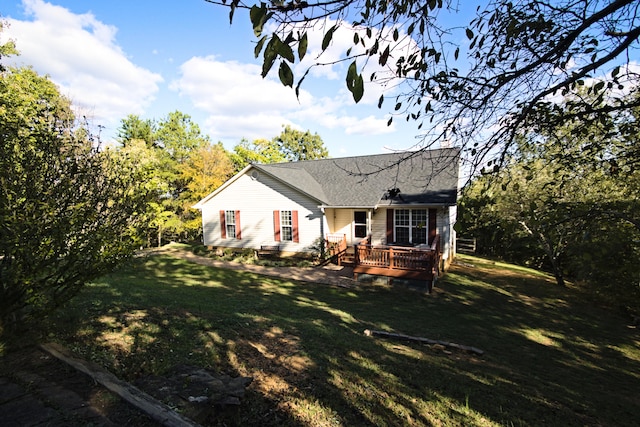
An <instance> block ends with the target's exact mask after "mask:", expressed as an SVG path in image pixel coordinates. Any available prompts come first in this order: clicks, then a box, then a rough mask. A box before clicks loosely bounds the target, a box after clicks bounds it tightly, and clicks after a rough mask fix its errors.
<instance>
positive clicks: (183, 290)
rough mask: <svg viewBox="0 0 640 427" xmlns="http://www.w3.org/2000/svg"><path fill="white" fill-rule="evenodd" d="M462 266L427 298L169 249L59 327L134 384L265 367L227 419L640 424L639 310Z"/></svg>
mask: <svg viewBox="0 0 640 427" xmlns="http://www.w3.org/2000/svg"><path fill="white" fill-rule="evenodd" d="M461 261H462V262H463V265H458V266H454V267H453V268H452V269H451V270H450V271H449V272H448V273H447V275H446V276H445V277H444V278H443V279H442V280H440V281H439V282H438V287H437V288H436V290H435V292H434V293H433V294H431V295H426V294H423V293H420V292H418V291H413V290H408V289H404V288H402V287H397V288H390V287H387V286H382V285H374V284H362V285H360V286H359V287H357V288H354V289H348V288H341V287H330V286H326V285H315V284H308V283H305V284H301V283H296V282H288V281H283V280H276V279H272V278H267V277H262V276H258V275H255V274H249V273H242V272H234V271H228V270H220V269H215V268H211V267H205V266H201V265H196V264H191V263H189V262H187V261H183V260H179V259H176V258H171V257H168V256H154V257H149V258H143V259H139V260H136V261H135V263H134V265H132V266H131V267H130V268H127V269H124V270H122V271H120V272H118V273H116V274H112V275H110V276H108V277H105V278H103V279H102V280H100V281H97V282H96V283H94V284H92V285H91V286H89V287H88V288H87V289H86V290H85V291H84V292H83V293H82V294H81V295H80V296H79V297H77V298H76V299H75V300H73V301H72V303H71V304H70V305H69V307H68V308H66V309H65V310H64V311H63V312H61V313H60V315H59V316H58V317H57V318H56V319H55V320H54V321H53V322H52V323H51V325H50V326H51V327H50V330H51V331H52V332H50V335H51V336H52V339H56V340H58V341H60V342H62V343H63V344H64V345H66V346H67V347H69V348H70V349H71V350H73V351H74V352H75V353H76V354H78V355H79V356H81V357H84V358H86V359H90V360H93V361H95V362H98V363H100V364H102V365H103V366H105V367H106V368H108V369H109V370H110V371H112V372H114V373H115V374H116V375H118V376H120V377H121V378H123V379H126V380H130V381H132V380H134V379H135V378H136V377H138V376H141V375H146V374H149V373H162V372H163V370H165V369H168V368H169V367H171V366H172V365H174V364H177V363H189V364H197V365H202V366H206V367H210V368H213V369H216V370H219V371H222V372H226V373H230V374H232V375H233V374H235V375H246V376H251V377H253V378H254V382H253V383H252V385H251V386H250V388H249V390H248V393H247V396H246V398H245V399H244V400H243V402H242V405H241V407H240V409H239V410H238V411H236V412H233V413H228V414H225V415H224V416H222V417H221V418H220V419H219V420H217V421H218V422H220V423H221V424H222V423H226V424H227V425H234V424H237V425H295V426H301V425H313V426H322V425H325V426H328V425H344V426H355V425H461V426H462V425H464V426H468V425H516V426H518V425H544V424H546V425H563V426H566V425H580V426H583V425H605V426H606V425H611V426H612V425H621V426H624V425H633V424H637V422H638V414H640V333H639V331H638V330H637V329H632V328H629V327H627V325H626V321H627V319H625V318H624V317H622V316H620V315H617V314H616V313H612V312H610V311H607V310H605V309H603V308H598V307H594V306H593V305H592V304H589V303H587V302H585V301H584V300H582V299H581V298H580V297H579V296H578V295H577V294H576V293H575V291H572V290H571V289H559V288H557V287H556V286H555V285H554V283H553V280H552V279H551V278H549V277H546V276H544V275H541V274H539V273H536V272H533V271H530V270H526V269H522V268H513V267H512V266H511V267H510V266H506V265H500V264H494V263H491V262H488V261H483V260H480V259H477V258H471V257H461ZM365 329H375V330H385V331H393V332H398V333H403V334H407V335H414V336H421V337H426V338H431V339H438V340H446V341H452V342H455V343H458V344H463V345H469V346H474V347H477V348H480V349H482V350H484V351H485V354H484V355H482V356H478V355H473V354H469V353H465V352H462V351H458V350H446V349H443V348H442V347H439V346H427V345H421V344H415V343H405V342H398V341H389V340H384V339H380V338H371V337H367V336H365V335H364V334H363V331H364V330H365Z"/></svg>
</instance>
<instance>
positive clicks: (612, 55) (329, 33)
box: [206, 0, 640, 165]
mask: <svg viewBox="0 0 640 427" xmlns="http://www.w3.org/2000/svg"><path fill="white" fill-rule="evenodd" d="M206 1H208V2H210V3H214V4H217V5H222V6H224V7H228V8H229V10H230V20H232V19H233V17H234V13H235V11H236V10H237V9H249V11H250V12H249V16H250V19H251V23H252V25H253V30H254V34H255V35H256V37H257V38H258V41H257V45H256V47H255V54H256V57H257V56H259V55H262V63H263V66H262V76H263V77H264V76H266V75H267V74H268V73H269V72H270V70H271V69H272V68H273V67H274V65H276V64H278V75H279V77H280V80H281V82H282V83H283V84H284V85H287V86H291V87H294V83H295V90H296V92H298V91H299V89H300V86H301V84H302V83H303V82H304V80H305V78H306V77H307V75H308V73H309V71H310V70H311V69H312V68H314V67H318V66H328V65H335V64H337V63H344V64H345V66H346V67H345V68H346V78H345V83H346V87H347V89H348V90H349V91H350V92H351V93H352V95H353V98H354V100H355V101H356V102H358V101H359V100H361V99H362V97H363V93H364V90H365V80H367V81H370V82H373V83H379V84H382V85H384V86H385V87H386V88H387V92H386V93H387V95H384V94H383V95H382V96H381V97H380V99H379V102H378V105H379V106H380V107H382V105H383V104H384V101H385V100H386V99H387V98H390V99H392V104H391V105H392V112H393V114H394V115H395V116H400V117H403V118H406V119H407V120H413V121H415V122H416V123H417V126H418V129H419V132H420V133H421V134H422V138H423V139H422V141H423V147H424V148H428V147H430V146H432V145H434V144H438V143H444V142H446V143H454V144H457V145H459V146H461V147H465V148H467V149H468V151H469V152H470V154H471V156H472V158H473V164H474V165H481V164H484V165H486V164H489V165H492V164H493V162H494V161H495V160H498V161H499V160H501V159H502V160H504V159H506V157H507V154H508V151H509V148H510V147H512V146H513V144H514V143H515V139H516V135H517V133H518V132H519V131H520V130H522V129H523V128H527V127H530V126H531V125H532V122H531V121H532V120H534V119H536V118H537V117H539V116H538V115H537V114H536V111H537V109H538V108H539V107H543V108H544V107H546V106H547V105H548V103H549V102H550V97H552V96H554V95H557V94H562V95H567V94H571V93H576V90H577V89H579V88H580V87H582V86H588V87H589V88H590V90H591V91H592V93H593V94H595V95H596V97H595V99H596V100H597V102H595V103H593V102H589V101H588V100H582V101H581V102H579V103H577V104H576V109H575V113H576V114H577V116H576V117H580V116H581V115H585V114H592V113H596V114H599V113H606V112H610V111H613V110H618V111H622V110H628V109H630V108H633V107H635V106H637V105H638V104H637V102H638V100H637V99H635V100H634V102H633V103H631V104H629V103H628V101H629V100H628V99H627V100H626V101H623V100H621V99H620V98H619V97H617V96H614V95H615V90H617V89H618V88H619V87H623V86H624V85H625V84H627V80H628V78H629V76H633V75H634V74H635V73H634V71H633V67H631V66H630V63H631V62H632V61H633V56H632V54H633V49H635V48H637V47H638V37H639V36H640V26H638V18H639V16H638V13H639V10H640V9H639V8H638V2H637V1H634V0H612V1H602V0H579V1H574V0H558V1H553V2H546V1H541V0H533V1H529V0H495V1H492V2H490V3H489V4H488V5H487V6H486V7H484V8H478V9H477V11H475V15H474V16H473V18H472V19H470V20H469V22H468V23H467V25H464V21H463V23H462V25H461V24H460V16H466V15H464V14H463V12H465V10H464V9H463V8H464V7H465V5H459V3H458V2H451V1H443V0H437V1H435V0H408V1H392V2H389V1H386V0H371V1H361V0H330V1H297V0H296V1H284V2H280V1H277V2H276V1H271V2H247V3H245V2H241V1H240V0H231V1H229V2H227V1H226V0H222V1H218V0H206ZM458 7H459V8H460V10H459V9H458ZM474 7H475V6H474ZM467 12H468V11H467ZM447 19H449V22H454V24H450V25H447ZM319 32H320V33H322V41H321V43H320V54H319V55H318V54H317V53H316V52H314V58H316V59H314V60H313V61H312V62H311V65H309V66H307V67H306V69H305V70H304V71H303V73H302V75H301V76H295V75H294V72H293V68H294V67H293V66H294V65H295V64H296V62H301V61H303V59H305V58H307V56H306V55H307V54H308V53H310V49H311V48H310V46H312V45H313V43H312V42H311V38H312V37H313V36H314V35H315V34H317V33H319ZM340 33H342V34H344V33H351V40H352V44H351V46H350V47H349V48H348V49H347V50H346V51H345V52H344V54H343V55H342V56H341V57H340V58H339V59H338V60H335V59H334V58H335V57H334V56H330V55H325V56H326V57H327V59H323V58H325V56H323V54H324V53H327V51H328V50H329V48H330V46H331V42H332V40H334V39H335V38H336V37H337V36H336V35H337V34H340ZM461 40H465V41H461ZM605 74H606V75H605ZM594 77H598V79H597V80H593V78H594ZM296 80H297V81H296ZM600 100H604V101H605V103H601V102H599V101H600ZM558 119H559V121H558V122H538V123H537V125H538V126H545V127H547V128H552V127H553V126H555V125H557V124H560V123H563V117H558ZM391 120H392V119H391ZM391 120H390V121H389V123H391Z"/></svg>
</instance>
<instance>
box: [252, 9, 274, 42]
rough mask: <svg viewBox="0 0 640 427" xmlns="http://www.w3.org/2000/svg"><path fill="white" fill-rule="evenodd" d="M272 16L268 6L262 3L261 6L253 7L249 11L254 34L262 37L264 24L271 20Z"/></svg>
mask: <svg viewBox="0 0 640 427" xmlns="http://www.w3.org/2000/svg"><path fill="white" fill-rule="evenodd" d="M271 16H272V14H271V13H269V12H268V11H267V5H266V4H265V3H260V6H257V5H253V6H251V10H250V11H249V19H251V24H252V25H253V34H255V36H256V37H260V35H261V34H262V29H263V27H264V24H265V23H266V22H267V21H268V20H269V18H271Z"/></svg>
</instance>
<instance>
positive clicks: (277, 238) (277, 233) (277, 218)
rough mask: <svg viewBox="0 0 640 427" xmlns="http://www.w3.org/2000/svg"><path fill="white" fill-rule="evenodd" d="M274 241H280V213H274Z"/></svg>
mask: <svg viewBox="0 0 640 427" xmlns="http://www.w3.org/2000/svg"><path fill="white" fill-rule="evenodd" d="M273 240H275V241H276V242H279V241H280V211H273Z"/></svg>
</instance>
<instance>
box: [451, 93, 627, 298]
mask: <svg viewBox="0 0 640 427" xmlns="http://www.w3.org/2000/svg"><path fill="white" fill-rule="evenodd" d="M580 96H581V97H583V98H584V99H588V98H589V97H593V96H596V95H594V94H593V93H588V92H587V93H582V94H580ZM638 96H640V93H637V92H633V93H631V94H629V95H627V97H629V98H634V97H638ZM626 101H628V102H629V103H630V104H631V103H633V102H634V101H633V99H629V100H626ZM591 102H593V100H591ZM594 105H596V104H595V103H594ZM574 106H575V103H574V99H573V97H568V98H566V99H565V101H564V102H563V103H559V104H557V105H553V106H551V107H550V108H549V109H548V110H547V111H546V112H545V115H547V116H552V115H556V114H557V115H563V116H564V117H571V116H572V112H573V108H574ZM561 110H562V111H561ZM541 111H542V110H540V112H541ZM639 119H640V109H638V108H633V109H630V110H627V111H624V112H622V111H613V112H610V113H609V114H606V115H604V114H602V113H595V112H594V113H593V114H592V115H590V116H586V115H585V116H582V117H580V118H577V117H575V118H574V119H572V120H568V121H567V122H565V123H564V125H563V126H558V127H556V128H554V129H553V130H549V129H547V128H541V129H540V128H531V129H529V132H525V133H522V134H521V135H520V136H519V137H518V149H517V150H514V153H513V154H512V155H511V157H510V158H509V161H508V163H506V167H505V168H504V169H502V170H500V171H499V172H497V173H491V174H487V175H484V176H482V177H480V178H478V179H476V180H475V181H474V182H473V183H472V184H471V185H470V186H468V187H467V188H465V190H464V192H463V197H462V199H461V206H460V216H459V224H458V226H459V228H460V229H462V230H465V231H466V232H471V233H473V234H475V235H477V236H480V242H479V245H482V246H483V249H482V250H484V249H485V248H487V247H489V248H491V250H492V252H493V254H494V255H499V256H503V257H506V258H508V259H511V260H518V261H520V262H525V263H531V262H533V263H537V262H538V260H546V262H545V264H546V266H547V267H549V269H550V270H552V271H553V272H554V274H555V276H556V280H557V282H558V283H559V284H563V283H564V280H565V277H570V278H571V279H572V280H577V281H581V282H583V283H585V284H588V285H589V286H590V292H591V293H593V294H595V295H598V296H599V297H601V298H603V299H606V300H610V301H614V300H615V301H616V303H619V304H621V305H624V306H628V307H631V306H633V307H634V309H635V310H640V268H639V266H640V244H639V242H640V199H639V198H638V194H640V169H638V165H640V150H639V149H638V144H637V138H638V132H639V129H638V126H637V123H638V120H639ZM540 254H544V258H540Z"/></svg>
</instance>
